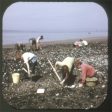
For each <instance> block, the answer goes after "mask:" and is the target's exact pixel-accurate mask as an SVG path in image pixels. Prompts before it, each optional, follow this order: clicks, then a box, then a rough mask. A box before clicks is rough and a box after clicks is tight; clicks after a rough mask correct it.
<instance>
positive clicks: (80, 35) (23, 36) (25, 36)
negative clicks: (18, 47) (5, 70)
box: [2, 31, 108, 45]
mask: <svg viewBox="0 0 112 112" xmlns="http://www.w3.org/2000/svg"><path fill="white" fill-rule="evenodd" d="M40 35H43V37H44V39H43V40H42V42H51V41H63V40H79V39H87V38H88V39H89V38H90V40H91V39H92V38H101V37H102V38H107V37H108V34H107V32H104V31H102V32H97V31H96V32H90V31H88V32H73V33H66V32H64V33H61V32H58V33H45V32H41V33H38V32H36V31H31V32H30V31H28V32H27V31H4V32H3V38H2V40H3V41H2V45H10V44H16V43H29V39H30V38H37V37H38V36H40Z"/></svg>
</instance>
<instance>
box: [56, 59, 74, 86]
mask: <svg viewBox="0 0 112 112" xmlns="http://www.w3.org/2000/svg"><path fill="white" fill-rule="evenodd" d="M73 65H74V58H73V57H67V58H65V59H64V60H63V61H62V62H60V61H57V62H56V63H55V68H56V69H57V67H61V69H62V81H61V84H62V85H63V84H65V83H66V82H67V80H68V78H69V77H70V75H71V74H72V70H73V68H74V67H73Z"/></svg>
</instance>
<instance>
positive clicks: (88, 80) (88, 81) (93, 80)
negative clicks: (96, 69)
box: [86, 77, 98, 87]
mask: <svg viewBox="0 0 112 112" xmlns="http://www.w3.org/2000/svg"><path fill="white" fill-rule="evenodd" d="M97 81H98V79H97V78H96V77H92V78H86V85H87V86H91V87H92V86H96V83H97Z"/></svg>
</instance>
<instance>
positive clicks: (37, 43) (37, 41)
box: [36, 35, 43, 50]
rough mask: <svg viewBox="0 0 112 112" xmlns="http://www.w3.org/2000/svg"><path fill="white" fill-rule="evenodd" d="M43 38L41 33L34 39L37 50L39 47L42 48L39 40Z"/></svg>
mask: <svg viewBox="0 0 112 112" xmlns="http://www.w3.org/2000/svg"><path fill="white" fill-rule="evenodd" d="M42 39H43V35H41V36H39V37H38V38H37V39H36V46H37V50H39V49H42V47H41V45H40V40H42Z"/></svg>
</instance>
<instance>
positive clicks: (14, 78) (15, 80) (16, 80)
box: [12, 73, 20, 84]
mask: <svg viewBox="0 0 112 112" xmlns="http://www.w3.org/2000/svg"><path fill="white" fill-rule="evenodd" d="M19 80H20V74H19V73H13V74H12V81H13V83H14V84H18V83H19Z"/></svg>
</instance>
